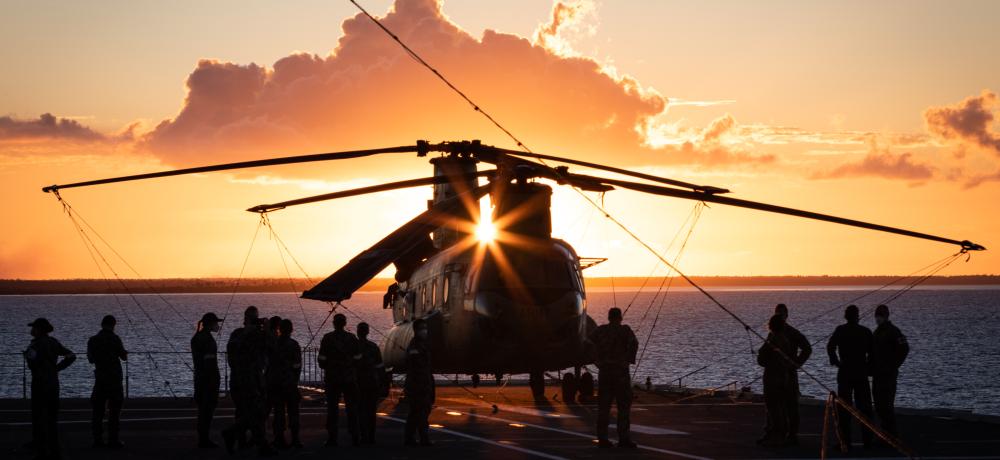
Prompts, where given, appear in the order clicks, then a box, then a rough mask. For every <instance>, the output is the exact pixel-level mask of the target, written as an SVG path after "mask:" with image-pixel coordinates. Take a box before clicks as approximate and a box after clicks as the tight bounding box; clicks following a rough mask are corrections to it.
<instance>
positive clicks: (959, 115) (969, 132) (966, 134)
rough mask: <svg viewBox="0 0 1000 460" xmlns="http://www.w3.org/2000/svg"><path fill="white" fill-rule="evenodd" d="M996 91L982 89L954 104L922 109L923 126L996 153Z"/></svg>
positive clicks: (999, 148) (999, 137) (999, 142)
mask: <svg viewBox="0 0 1000 460" xmlns="http://www.w3.org/2000/svg"><path fill="white" fill-rule="evenodd" d="M996 102H997V95H996V94H995V93H993V92H991V91H989V90H984V91H983V92H982V94H980V95H979V96H972V97H969V98H966V99H965V100H963V101H962V102H959V103H958V104H955V105H949V106H944V107H931V108H929V109H927V110H926V111H925V112H924V120H925V121H926V122H927V130H928V131H930V132H931V134H933V135H935V136H937V137H939V138H941V139H943V140H946V141H957V142H960V143H964V144H971V145H975V146H978V147H981V148H983V149H986V150H990V151H993V152H994V153H996V154H998V155H1000V132H997V131H995V130H994V129H993V106H994V104H996Z"/></svg>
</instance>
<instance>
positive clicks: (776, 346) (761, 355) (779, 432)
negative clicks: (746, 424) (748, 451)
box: [757, 315, 795, 447]
mask: <svg viewBox="0 0 1000 460" xmlns="http://www.w3.org/2000/svg"><path fill="white" fill-rule="evenodd" d="M767 328H768V330H769V331H770V333H769V334H767V340H766V341H765V342H764V344H763V345H761V347H760V350H759V351H758V352H757V364H759V365H761V366H763V367H764V406H765V409H766V411H767V413H766V418H765V423H764V437H762V438H760V439H758V440H757V444H759V445H762V446H765V447H781V446H784V445H786V443H787V442H788V404H787V401H788V394H789V393H791V392H792V389H793V385H792V371H793V370H794V369H795V367H794V366H793V365H792V363H790V362H789V361H788V358H790V357H791V356H792V345H791V343H790V342H789V340H788V338H787V337H786V336H785V318H784V317H783V316H781V315H774V316H772V317H771V319H770V320H769V321H768V322H767Z"/></svg>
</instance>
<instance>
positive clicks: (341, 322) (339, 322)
mask: <svg viewBox="0 0 1000 460" xmlns="http://www.w3.org/2000/svg"><path fill="white" fill-rule="evenodd" d="M344 326H347V317H346V316H344V315H342V314H340V313H337V314H336V315H333V328H334V329H336V330H338V331H342V330H344Z"/></svg>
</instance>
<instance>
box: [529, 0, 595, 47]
mask: <svg viewBox="0 0 1000 460" xmlns="http://www.w3.org/2000/svg"><path fill="white" fill-rule="evenodd" d="M596 23H597V5H596V4H594V2H592V1H589V0H575V1H559V2H555V3H554V4H553V5H552V18H551V19H550V20H549V22H548V23H546V24H542V25H540V26H539V27H538V29H537V30H536V31H535V43H536V44H538V45H539V46H541V47H543V48H545V49H548V50H550V51H552V52H554V53H556V54H558V55H560V56H579V53H577V52H576V51H575V50H574V49H573V45H572V40H573V37H575V36H579V35H594V34H595V33H596V32H597V30H596V29H597V26H596Z"/></svg>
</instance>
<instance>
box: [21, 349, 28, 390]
mask: <svg viewBox="0 0 1000 460" xmlns="http://www.w3.org/2000/svg"><path fill="white" fill-rule="evenodd" d="M21 394H22V395H23V397H24V399H28V358H25V357H24V356H22V357H21Z"/></svg>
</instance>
